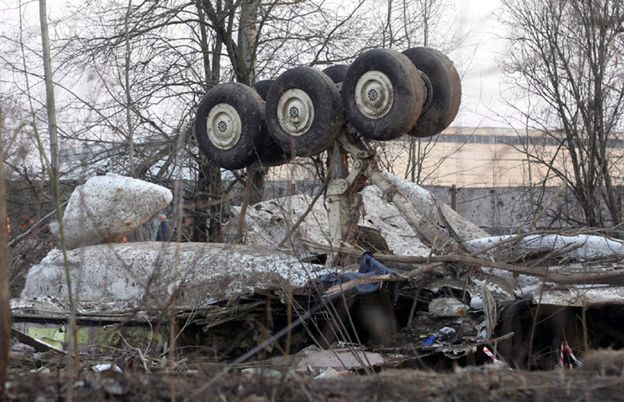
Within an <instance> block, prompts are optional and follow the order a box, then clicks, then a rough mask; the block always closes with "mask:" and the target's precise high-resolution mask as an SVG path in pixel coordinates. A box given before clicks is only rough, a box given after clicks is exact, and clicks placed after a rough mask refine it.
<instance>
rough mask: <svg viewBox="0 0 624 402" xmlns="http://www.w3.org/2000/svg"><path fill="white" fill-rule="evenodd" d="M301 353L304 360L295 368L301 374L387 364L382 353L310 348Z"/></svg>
mask: <svg viewBox="0 0 624 402" xmlns="http://www.w3.org/2000/svg"><path fill="white" fill-rule="evenodd" d="M300 353H301V354H302V358H301V360H299V363H298V364H297V367H296V368H295V371H296V372H300V373H305V372H308V371H309V370H310V369H311V370H314V371H317V370H326V369H328V368H332V369H335V370H356V369H364V368H371V367H376V366H382V365H384V364H385V363H386V359H385V358H384V357H383V356H382V355H381V354H380V353H374V352H366V351H358V350H349V349H335V350H320V349H316V348H308V349H306V350H303V351H302V352H300Z"/></svg>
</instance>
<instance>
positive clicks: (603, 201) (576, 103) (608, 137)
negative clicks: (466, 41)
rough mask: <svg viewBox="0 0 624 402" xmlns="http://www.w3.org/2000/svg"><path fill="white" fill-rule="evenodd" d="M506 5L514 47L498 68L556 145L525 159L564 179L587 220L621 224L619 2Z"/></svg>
mask: <svg viewBox="0 0 624 402" xmlns="http://www.w3.org/2000/svg"><path fill="white" fill-rule="evenodd" d="M504 9H505V19H506V22H507V25H508V26H509V28H510V29H511V37H510V39H511V42H512V48H511V49H510V51H509V57H508V58H507V60H506V61H505V62H504V63H503V66H504V68H505V70H506V71H507V73H508V74H509V76H510V77H511V78H512V79H513V83H514V84H515V85H517V86H518V87H519V88H521V89H522V90H523V91H524V92H525V93H526V94H527V97H528V98H529V100H530V104H531V105H532V106H533V107H532V108H531V109H530V110H528V109H524V110H522V112H524V114H525V116H526V119H527V121H528V122H529V124H530V125H531V126H532V127H535V128H538V129H540V130H541V131H542V132H543V133H544V134H545V135H547V136H548V137H549V138H551V139H552V140H553V141H554V142H555V143H556V150H555V151H554V154H552V155H544V154H543V153H535V154H529V155H528V157H529V158H530V160H531V161H532V162H534V163H536V164H539V165H542V166H545V167H546V169H547V171H548V173H549V174H548V175H547V176H549V175H552V176H554V177H556V178H557V179H558V180H560V181H561V182H563V183H565V185H566V186H567V187H568V189H569V190H570V191H571V192H572V194H574V197H575V199H576V201H577V202H578V204H579V206H580V207H581V208H582V210H583V214H584V223H585V224H587V225H590V226H606V225H608V224H612V225H617V224H619V223H620V222H621V219H622V218H621V206H620V202H619V194H618V193H619V189H618V185H619V184H621V178H620V177H618V176H617V173H616V172H617V170H616V168H617V164H616V163H615V162H616V161H617V160H619V159H620V158H621V157H622V155H621V154H622V152H621V147H620V146H618V144H619V142H620V141H621V138H620V134H621V133H620V132H621V129H622V112H623V111H624V85H623V84H624V78H623V77H622V72H621V67H620V65H621V58H622V53H623V52H624V46H623V39H622V32H621V21H622V17H623V12H624V9H623V7H622V5H621V2H620V1H618V0H545V1H541V0H540V1H537V0H530V1H519V0H506V1H504ZM536 103H537V105H536ZM528 141H531V139H530V138H528ZM603 206H604V208H605V209H606V211H608V212H607V215H608V217H607V218H605V217H604V216H603V214H602V213H601V209H602V208H603Z"/></svg>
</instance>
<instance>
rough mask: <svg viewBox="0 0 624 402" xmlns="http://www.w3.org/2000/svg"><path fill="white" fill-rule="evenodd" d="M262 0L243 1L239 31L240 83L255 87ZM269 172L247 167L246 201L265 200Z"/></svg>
mask: <svg viewBox="0 0 624 402" xmlns="http://www.w3.org/2000/svg"><path fill="white" fill-rule="evenodd" d="M259 7H260V0H242V2H241V12H240V21H241V22H240V28H239V31H238V51H239V55H240V56H239V61H240V64H241V65H240V66H239V68H238V69H237V70H238V81H239V82H241V83H243V84H247V85H250V86H251V85H253V84H254V83H255V81H256V52H255V49H256V42H257V40H258V29H257V26H256V23H257V20H258V8H259ZM266 173H267V171H266V169H265V168H264V167H263V166H262V165H261V164H256V163H254V164H253V165H251V166H249V167H247V180H249V181H250V186H247V188H248V189H250V191H251V193H250V194H248V195H247V197H246V200H247V201H248V202H249V203H250V204H251V205H253V204H255V203H258V202H260V201H262V199H263V198H264V177H265V175H266Z"/></svg>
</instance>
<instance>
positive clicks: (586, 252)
mask: <svg viewBox="0 0 624 402" xmlns="http://www.w3.org/2000/svg"><path fill="white" fill-rule="evenodd" d="M515 239H517V240H515ZM464 244H465V245H466V246H467V247H468V248H470V249H472V250H473V251H478V250H483V249H485V248H491V247H494V246H497V245H500V247H498V248H496V251H495V252H493V253H492V254H494V255H496V256H497V257H498V258H499V259H506V257H509V256H513V255H516V256H517V255H519V254H527V253H539V252H547V251H558V250H561V251H563V256H565V257H567V258H571V259H574V260H578V261H584V260H591V259H596V258H606V257H622V256H624V242H622V241H619V240H615V239H610V238H607V237H603V236H596V235H582V234H581V235H576V236H564V235H559V234H548V235H529V236H512V235H508V236H492V237H484V238H480V239H474V240H468V241H466V242H465V243H464Z"/></svg>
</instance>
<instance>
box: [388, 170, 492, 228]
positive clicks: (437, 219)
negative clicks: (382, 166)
mask: <svg viewBox="0 0 624 402" xmlns="http://www.w3.org/2000/svg"><path fill="white" fill-rule="evenodd" d="M383 175H384V177H385V178H386V180H388V181H390V182H391V183H392V184H393V185H394V186H395V187H396V188H397V189H398V190H399V191H400V192H401V194H403V195H404V196H405V197H407V199H409V200H410V202H411V203H412V205H414V208H415V209H416V210H418V211H419V212H420V213H422V214H423V215H424V216H425V217H426V218H427V219H428V220H429V221H430V222H432V223H435V224H437V225H438V226H447V224H448V225H450V226H451V227H452V229H453V231H455V233H457V234H458V236H459V237H460V238H461V239H462V240H472V239H478V238H482V237H485V236H487V235H488V233H487V232H485V231H484V230H483V229H481V228H479V226H477V225H475V224H474V223H472V222H470V221H469V220H467V219H466V218H464V217H463V216H461V215H460V214H458V213H457V212H456V211H454V210H453V209H452V208H451V207H450V206H448V205H447V204H445V203H444V202H441V201H439V200H438V199H437V198H436V197H435V196H434V195H433V194H432V193H430V192H429V191H427V190H426V189H424V188H422V187H420V186H419V185H418V184H416V183H414V182H411V181H409V180H404V179H400V178H398V177H396V176H394V175H392V174H390V173H388V172H383Z"/></svg>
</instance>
